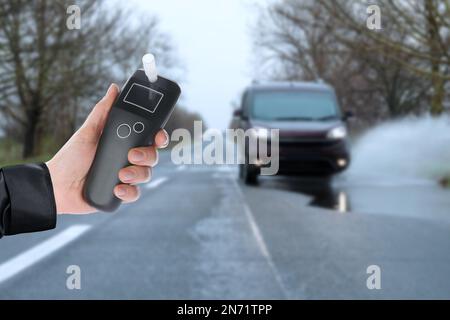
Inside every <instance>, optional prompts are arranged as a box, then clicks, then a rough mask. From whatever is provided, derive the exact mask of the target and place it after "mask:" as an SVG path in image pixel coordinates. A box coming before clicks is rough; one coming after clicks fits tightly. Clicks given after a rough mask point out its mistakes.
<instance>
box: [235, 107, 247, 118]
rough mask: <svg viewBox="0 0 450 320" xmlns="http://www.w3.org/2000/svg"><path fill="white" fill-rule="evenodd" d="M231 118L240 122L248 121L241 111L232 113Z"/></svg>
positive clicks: (237, 110)
mask: <svg viewBox="0 0 450 320" xmlns="http://www.w3.org/2000/svg"><path fill="white" fill-rule="evenodd" d="M233 117H235V118H239V119H241V120H248V117H247V116H246V115H245V114H244V113H243V112H242V109H236V110H234V111H233Z"/></svg>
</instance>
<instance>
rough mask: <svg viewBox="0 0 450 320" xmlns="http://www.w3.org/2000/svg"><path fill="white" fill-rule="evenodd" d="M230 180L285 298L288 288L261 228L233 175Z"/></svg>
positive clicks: (259, 246)
mask: <svg viewBox="0 0 450 320" xmlns="http://www.w3.org/2000/svg"><path fill="white" fill-rule="evenodd" d="M231 180H232V181H233V184H234V186H235V188H236V190H237V192H238V193H239V197H240V198H241V199H240V202H241V203H242V206H243V208H244V213H245V216H246V218H247V221H248V223H249V225H250V229H251V230H252V233H253V236H254V237H255V241H256V243H257V245H258V248H259V250H260V251H261V254H262V255H263V256H264V258H265V259H266V261H267V264H268V265H269V267H270V269H271V270H272V273H273V275H274V277H275V280H276V282H277V283H278V285H279V286H280V289H281V291H282V292H283V294H284V295H285V296H286V297H287V298H289V295H288V290H287V289H286V286H285V285H284V283H283V279H282V278H281V276H280V274H279V272H278V270H277V268H276V266H275V263H274V262H273V259H272V255H271V254H270V252H269V249H267V245H266V242H265V241H264V238H263V236H262V233H261V230H260V229H259V227H258V224H257V223H256V220H255V218H254V216H253V213H252V210H251V209H250V207H249V206H248V204H247V202H246V201H245V196H244V194H243V193H242V190H241V188H240V187H239V185H238V183H237V182H236V179H235V177H233V176H231Z"/></svg>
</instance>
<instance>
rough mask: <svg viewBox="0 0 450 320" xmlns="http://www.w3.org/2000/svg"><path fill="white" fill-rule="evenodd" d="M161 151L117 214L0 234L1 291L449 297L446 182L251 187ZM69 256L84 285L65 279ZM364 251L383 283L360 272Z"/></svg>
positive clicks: (40, 295)
mask: <svg viewBox="0 0 450 320" xmlns="http://www.w3.org/2000/svg"><path fill="white" fill-rule="evenodd" d="M167 158H168V155H167V154H166V155H163V156H162V159H161V162H160V165H159V166H158V168H156V169H155V172H154V178H153V182H151V183H150V184H148V185H146V186H144V187H143V188H142V193H143V194H142V199H141V200H140V201H139V202H137V203H135V204H131V205H126V206H123V207H121V209H120V210H119V211H118V212H117V213H115V214H108V213H100V214H95V215H90V216H63V217H60V219H59V221H58V227H57V229H56V230H53V231H49V232H44V233H39V234H29V235H19V236H13V237H5V238H3V239H1V240H0V298H1V299H10V298H18V299H25V298H26V299H28V298H31V299H80V298H87V299H91V298H93V299H104V298H108V299H116V298H124V299H128V298H133V299H147V298H149V299H166V298H167V299H183V298H196V299H197V298H198V299H216V298H218V299H247V298H249V299H259V298H268V299H272V298H282V299H283V298H286V299H317V298H319V299H320V298H345V299H347V298H349V299H350V298H351V299H360V298H369V299H379V298H450V276H449V272H448V271H449V270H450V219H448V218H447V216H446V213H448V215H449V216H450V200H449V199H450V197H449V195H450V192H449V191H447V190H442V189H439V188H438V187H437V186H434V185H431V184H414V183H408V182H405V183H402V184H398V185H396V184H391V185H389V186H386V185H378V186H377V185H375V186H374V185H370V184H367V183H366V184H358V183H356V182H355V181H348V180H346V178H345V177H344V178H339V179H337V180H336V181H334V182H332V183H330V184H329V183H327V182H324V181H319V182H318V181H311V180H306V181H305V180H302V179H293V178H290V179H286V178H281V177H280V178H278V177H277V178H265V179H262V181H261V183H260V185H259V186H257V187H248V186H244V185H243V184H242V183H240V182H239V181H238V180H237V179H236V176H237V174H236V170H235V168H233V167H213V166H180V167H176V166H174V165H172V164H171V163H170V162H169V161H168V160H167ZM421 199H422V200H421ZM70 265H77V266H79V267H80V270H81V289H80V290H76V289H75V290H69V289H68V288H67V287H66V280H67V277H68V276H69V275H68V274H67V273H66V270H67V268H68V266H70ZM370 265H378V266H379V267H380V269H381V289H380V290H369V289H368V288H367V286H366V280H367V278H368V277H369V275H368V274H367V273H366V270H367V267H368V266H370Z"/></svg>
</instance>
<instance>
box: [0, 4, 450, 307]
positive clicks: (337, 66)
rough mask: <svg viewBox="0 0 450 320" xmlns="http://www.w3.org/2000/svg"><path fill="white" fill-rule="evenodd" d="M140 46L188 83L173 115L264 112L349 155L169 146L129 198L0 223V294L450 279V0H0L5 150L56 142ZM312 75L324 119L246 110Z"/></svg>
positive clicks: (407, 289)
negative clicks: (278, 162)
mask: <svg viewBox="0 0 450 320" xmlns="http://www.w3.org/2000/svg"><path fill="white" fill-rule="evenodd" d="M73 4H75V5H77V6H79V8H80V12H81V27H80V28H79V29H73V30H70V29H69V28H68V26H67V19H68V17H69V16H70V13H68V12H67V8H68V7H69V6H70V5H73ZM373 5H376V6H377V7H375V9H374V7H373ZM377 8H378V10H379V11H377ZM378 16H379V21H380V28H377V27H375V28H372V27H371V26H373V25H372V24H371V22H373V21H374V20H373V19H376V18H377V17H378ZM371 19H372V20H371ZM146 52H152V53H153V54H154V55H155V56H156V60H157V65H158V70H159V73H160V74H162V75H164V76H167V77H169V78H171V79H174V80H176V81H177V82H179V83H180V85H181V87H182V90H183V93H182V97H181V99H180V101H179V105H178V107H177V108H176V111H175V112H174V114H173V116H172V118H171V120H170V121H169V123H168V124H167V126H166V129H167V131H168V132H169V133H171V132H172V131H173V130H175V129H177V128H185V129H187V130H189V131H192V130H193V122H194V121H195V120H202V121H204V129H206V128H214V129H219V130H224V129H226V128H229V127H234V128H235V127H243V128H248V127H256V128H260V127H261V126H262V127H264V129H266V128H267V129H269V128H277V129H280V136H281V138H282V140H283V134H284V135H285V136H284V139H285V141H284V142H283V141H281V142H282V143H286V145H283V144H282V149H281V150H282V152H284V153H283V154H282V156H283V157H285V158H286V157H287V158H289V159H287V160H288V161H291V160H293V158H295V159H294V160H295V161H294V162H289V163H291V164H292V165H293V166H295V167H296V168H298V167H301V168H309V167H308V166H307V165H306V164H305V162H304V159H303V156H304V155H308V157H309V158H308V161H310V160H311V159H310V158H311V157H312V156H316V155H317V152H318V151H317V150H325V149H326V148H335V146H336V145H337V144H338V143H339V144H342V148H344V149H345V157H344V159H341V158H338V159H337V160H336V159H334V158H333V160H332V161H335V160H336V161H338V162H337V163H338V166H340V164H339V163H341V164H342V163H343V162H339V160H345V163H344V164H343V165H342V166H341V168H338V169H337V170H333V172H332V174H331V173H330V172H326V173H325V174H324V173H323V172H322V173H321V174H313V172H312V171H310V170H309V169H307V170H303V172H301V174H300V173H298V172H295V174H292V172H289V174H283V175H279V176H276V177H261V176H260V177H258V179H257V181H250V180H252V179H246V178H245V177H247V178H248V177H250V175H249V174H251V173H252V172H254V171H251V170H254V169H255V168H248V167H247V168H242V167H241V168H239V167H238V166H237V165H234V166H233V165H232V166H230V165H229V166H223V165H222V166H220V165H215V166H206V165H179V166H175V165H174V164H173V163H172V162H171V161H170V149H169V150H166V151H164V152H162V153H161V155H160V162H159V166H158V167H157V168H155V170H154V178H153V181H152V182H150V183H149V184H147V185H145V186H143V187H142V199H141V200H140V201H139V202H137V203H136V204H132V205H126V206H122V207H121V209H120V212H119V213H117V214H105V213H98V214H95V215H92V216H83V217H79V216H64V217H60V219H59V221H58V227H57V229H56V230H54V231H51V232H46V233H42V234H32V235H20V236H14V237H8V238H3V239H2V240H1V241H0V298H5V299H7V298H36V299H46V298H95V299H102V298H157V299H159V298H164V299H167V298H169V299H170V298H175V299H176V298H200V299H203V298H204V299H216V298H218V299H241V298H285V299H297V298H300V299H308V298H374V299H377V298H449V297H450V277H448V270H449V268H450V250H449V249H450V237H449V235H450V232H449V231H450V191H449V188H450V148H449V146H450V117H449V110H450V1H448V0H442V1H438V0H415V1H412V0H411V1H400V0H399V1H388V0H372V1H365V0H355V1H345V0H342V1H341V0H335V1H331V0H314V1H313V0H311V1H310V0H267V1H265V0H260V1H258V0H242V1H239V0H228V1H225V0H223V1H222V0H221V1H208V0H192V1H181V0H165V1H159V0H151V1H144V0H142V1H140V0H130V1H127V2H126V3H124V2H123V1H94V0H84V1H75V2H69V1H59V0H57V1H48V0H34V1H21V0H0V165H1V166H5V165H11V164H16V163H23V162H33V161H46V160H48V159H49V158H51V156H52V155H53V154H54V153H55V152H56V151H57V150H58V149H59V148H60V147H61V146H62V145H63V144H64V143H65V141H67V139H68V138H69V137H70V136H71V135H72V134H73V132H75V131H76V130H77V128H78V127H79V126H80V125H81V123H82V122H83V121H84V119H85V117H86V115H87V114H88V113H89V111H90V110H91V108H92V106H93V105H94V104H95V103H96V101H98V100H99V99H100V98H101V97H102V96H103V95H104V92H105V91H106V89H107V88H108V86H109V84H110V83H111V82H115V83H118V84H119V85H122V84H123V83H124V82H125V80H126V79H127V78H128V76H129V75H130V74H131V73H132V72H133V71H134V70H135V69H136V68H139V67H141V65H140V63H141V57H142V55H143V54H145V53H146ZM293 83H294V84H293ZM325 87H326V88H325ZM324 88H325V89H326V90H328V91H327V92H331V93H330V94H331V95H332V97H334V98H333V99H332V102H330V103H332V108H333V110H334V111H333V114H331V115H327V114H326V115H325V118H327V119H325V118H323V117H322V118H323V119H319V118H314V117H311V118H305V115H304V114H294V116H295V119H293V118H292V115H291V117H290V118H291V119H289V122H288V123H287V122H285V121H284V122H283V120H280V119H278V120H277V119H275V118H273V119H265V120H271V122H270V125H269V124H268V122H267V121H266V122H265V123H262V122H261V120H262V119H258V118H255V119H253V115H254V112H255V111H254V110H253V108H257V104H256V102H253V101H257V98H256V97H257V96H258V94H262V93H265V94H273V93H280V92H283V94H285V95H286V92H287V91H289V90H291V91H296V92H297V91H298V92H301V93H300V94H301V95H303V96H304V95H306V97H308V99H310V98H311V97H312V94H311V92H312V91H314V92H316V91H317V90H319V91H320V90H322V89H323V90H325V89H324ZM246 97H251V98H248V101H249V102H247V100H246ZM267 99H268V98H267ZM266 101H268V100H266ZM286 101H287V99H286V100H284V102H282V100H279V106H277V108H278V109H277V110H281V109H283V108H284V109H283V110H288V109H289V108H290V107H289V106H288V103H287V102H286ZM290 101H291V100H290ZM315 101H317V102H316V105H315V108H316V110H317V109H318V108H319V102H318V100H315ZM330 101H331V100H330ZM263 102H264V99H263ZM274 107H275V106H274ZM247 108H248V109H249V110H253V111H249V112H250V113H249V114H248V115H246V112H247V111H246V110H247ZM261 108H262V107H261ZM255 110H256V109H255ZM289 110H291V109H289ZM330 116H331V118H330ZM279 120H280V121H281V122H279ZM285 120H286V119H285ZM338 127H339V128H343V129H342V130H341V131H339V132H340V133H339V134H342V136H341V135H339V136H334V135H330V134H331V130H332V129H334V128H338ZM342 132H344V133H342ZM292 137H296V138H295V139H296V140H295V141H292ZM337 140H339V141H337ZM283 148H284V149H283ZM336 148H337V147H336ZM344 149H343V150H344ZM326 150H328V149H326ZM333 150H334V149H333ZM320 152H322V151H320ZM325 152H326V153H327V154H328V151H325ZM322 154H323V153H321V155H322ZM340 156H341V153H339V157H340ZM333 157H334V155H333ZM299 158H302V159H301V161H300V160H299ZM285 160H286V159H285ZM326 161H327V162H330V161H331V160H329V159H326ZM308 164H309V162H308ZM332 166H336V164H335V163H334V162H333V164H332ZM305 171H306V172H305ZM314 173H315V172H314ZM239 176H240V177H241V178H242V179H239ZM249 182H251V183H249ZM68 235H69V236H68ZM54 243H58V245H56V246H55V245H53V244H54ZM71 265H76V266H79V267H80V270H81V275H82V278H81V279H82V280H81V284H82V287H81V289H69V288H68V286H67V278H68V277H69V276H70V272H69V273H68V272H67V268H68V267H69V266H71ZM373 265H376V266H378V267H379V268H380V270H381V279H382V280H381V288H378V289H370V288H369V287H370V286H368V284H367V279H368V277H369V276H370V273H369V274H368V272H367V268H368V267H369V266H373Z"/></svg>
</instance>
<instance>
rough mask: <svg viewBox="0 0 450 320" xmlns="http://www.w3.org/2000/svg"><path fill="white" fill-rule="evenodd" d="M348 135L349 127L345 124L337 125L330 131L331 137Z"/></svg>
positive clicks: (338, 137) (339, 137)
mask: <svg viewBox="0 0 450 320" xmlns="http://www.w3.org/2000/svg"><path fill="white" fill-rule="evenodd" d="M346 136H347V129H346V128H345V127H344V126H341V127H336V128H333V129H331V130H330V131H328V134H327V138H329V139H344V138H345V137H346Z"/></svg>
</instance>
